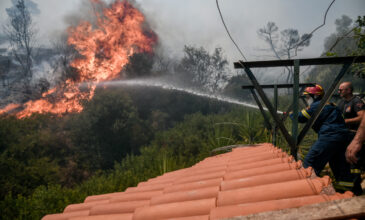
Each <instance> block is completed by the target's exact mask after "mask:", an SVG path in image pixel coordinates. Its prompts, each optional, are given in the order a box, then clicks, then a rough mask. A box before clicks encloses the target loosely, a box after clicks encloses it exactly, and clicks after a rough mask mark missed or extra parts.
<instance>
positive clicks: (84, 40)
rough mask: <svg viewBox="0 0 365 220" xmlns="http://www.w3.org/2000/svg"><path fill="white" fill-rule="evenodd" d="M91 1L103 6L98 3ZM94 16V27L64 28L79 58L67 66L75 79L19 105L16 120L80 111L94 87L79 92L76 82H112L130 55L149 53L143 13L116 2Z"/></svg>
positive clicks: (151, 36)
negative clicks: (74, 73) (81, 102)
mask: <svg viewBox="0 0 365 220" xmlns="http://www.w3.org/2000/svg"><path fill="white" fill-rule="evenodd" d="M92 2H93V3H94V4H98V5H99V6H103V7H104V6H105V5H103V3H102V2H100V1H99V0H92ZM95 14H96V16H97V22H96V23H97V24H94V25H92V24H90V23H89V22H86V21H85V22H82V23H80V24H79V26H77V27H70V28H69V29H68V33H69V37H68V44H70V45H72V46H74V48H75V49H76V50H77V51H78V52H79V54H80V55H81V56H82V58H78V59H75V60H73V61H72V62H71V64H70V65H71V66H72V67H74V68H76V69H77V71H78V73H79V76H80V77H79V80H78V81H77V82H75V81H71V80H67V81H66V82H64V84H63V85H60V86H58V87H55V88H52V89H51V90H49V91H47V92H46V93H43V94H42V98H41V99H39V100H35V101H28V102H27V103H25V104H23V108H24V109H23V110H22V111H20V112H18V113H17V114H16V115H17V117H19V118H23V117H27V116H30V115H31V114H32V113H35V112H37V113H46V112H49V113H53V114H58V115H62V114H63V113H67V112H80V111H82V109H83V107H82V105H81V104H80V101H81V100H84V99H87V100H89V99H91V98H92V97H93V95H94V91H95V86H94V85H92V84H87V83H86V84H87V85H88V86H87V89H83V90H82V91H81V90H80V89H79V87H78V85H79V84H80V83H82V82H90V81H92V82H93V83H98V82H102V81H106V80H111V79H115V78H117V77H118V76H119V75H120V72H121V71H122V69H123V67H124V66H125V65H126V64H127V63H128V60H129V57H130V56H132V55H133V54H134V53H142V52H152V51H153V46H154V44H155V43H156V41H157V37H156V35H155V34H154V33H153V32H152V31H148V30H145V28H144V21H145V18H144V16H143V14H142V13H141V12H140V11H138V10H137V9H136V8H135V7H133V5H132V4H131V3H129V2H128V1H127V0H123V1H121V0H116V1H115V2H114V3H113V4H112V5H111V6H110V7H109V8H106V7H105V8H104V9H103V11H102V13H101V14H99V13H95ZM52 97H56V98H55V100H56V101H50V100H51V98H52ZM20 106H21V105H19V104H10V105H8V106H6V107H5V108H4V109H0V114H1V113H4V112H10V111H11V110H14V109H15V108H19V107H20Z"/></svg>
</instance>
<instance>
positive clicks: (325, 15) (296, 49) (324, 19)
mask: <svg viewBox="0 0 365 220" xmlns="http://www.w3.org/2000/svg"><path fill="white" fill-rule="evenodd" d="M335 1H336V0H333V1H332V2H331V4H330V5H329V6H328V8H327V10H326V13H325V14H324V18H323V24H321V25H319V26H318V27H316V28H315V29H314V30H313V31H312V32H310V33H309V34H308V37H306V38H305V39H304V40H302V41H301V42H299V43H298V44H297V45H296V48H295V56H296V55H297V51H298V47H299V46H300V45H301V44H302V43H303V42H305V41H306V40H308V39H310V38H311V37H312V35H313V33H314V32H316V31H317V30H318V29H320V28H321V27H323V26H324V25H326V19H327V14H328V11H329V10H330V8H331V6H332V5H333V3H335Z"/></svg>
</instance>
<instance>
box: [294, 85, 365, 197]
mask: <svg viewBox="0 0 365 220" xmlns="http://www.w3.org/2000/svg"><path fill="white" fill-rule="evenodd" d="M303 94H304V95H305V96H306V100H307V102H308V104H309V107H307V108H306V109H303V110H302V111H301V112H299V116H298V121H299V122H300V123H305V122H307V121H308V120H309V119H310V118H311V116H312V115H313V114H314V112H315V111H316V110H317V108H318V106H319V104H320V102H321V99H322V97H323V95H324V91H323V88H322V87H321V86H320V85H316V86H314V87H307V88H306V89H305V91H304V93H303ZM291 117H292V115H291ZM312 128H313V130H314V131H315V132H316V133H318V139H317V141H316V142H315V143H314V144H313V145H312V147H311V148H310V150H309V152H308V154H307V155H306V157H305V159H304V162H303V166H304V168H307V167H312V168H313V169H314V171H315V173H316V175H317V176H319V175H320V173H321V171H322V170H323V168H324V167H325V165H326V164H327V163H329V165H330V167H331V170H332V172H333V174H334V176H335V179H336V181H335V183H334V186H335V188H336V189H337V190H340V191H346V190H351V191H352V192H354V194H356V195H359V194H361V193H362V190H361V186H360V185H354V180H355V176H354V175H353V174H351V172H350V164H349V163H347V162H346V159H345V152H346V147H347V146H348V144H349V143H350V142H351V135H350V134H349V130H348V129H347V128H346V125H345V121H344V119H343V117H342V114H341V112H340V110H339V109H338V108H337V107H336V106H334V105H331V104H326V105H325V107H324V108H323V110H322V112H321V113H320V115H319V116H318V118H317V120H316V121H315V123H314V124H313V126H312Z"/></svg>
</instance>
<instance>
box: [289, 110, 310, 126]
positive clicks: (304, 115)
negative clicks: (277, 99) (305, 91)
mask: <svg viewBox="0 0 365 220" xmlns="http://www.w3.org/2000/svg"><path fill="white" fill-rule="evenodd" d="M308 111H309V107H308V108H307V109H303V110H302V111H300V112H298V122H300V123H305V122H307V121H308V119H310V118H311V116H310V114H309V113H308ZM309 112H310V111H309ZM289 117H290V118H291V119H293V113H292V112H290V113H289Z"/></svg>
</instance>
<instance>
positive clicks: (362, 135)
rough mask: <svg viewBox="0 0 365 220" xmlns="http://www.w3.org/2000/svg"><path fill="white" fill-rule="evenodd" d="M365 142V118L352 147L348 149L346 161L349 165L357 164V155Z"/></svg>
mask: <svg viewBox="0 0 365 220" xmlns="http://www.w3.org/2000/svg"><path fill="white" fill-rule="evenodd" d="M364 141H365V117H362V120H361V124H360V126H359V129H358V130H357V132H356V135H355V137H354V139H353V140H352V142H351V143H350V145H349V146H348V147H347V149H346V160H347V161H348V162H349V163H352V164H355V163H357V160H358V159H357V156H356V154H357V153H358V152H359V151H360V150H361V147H362V143H363V142H364Z"/></svg>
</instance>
